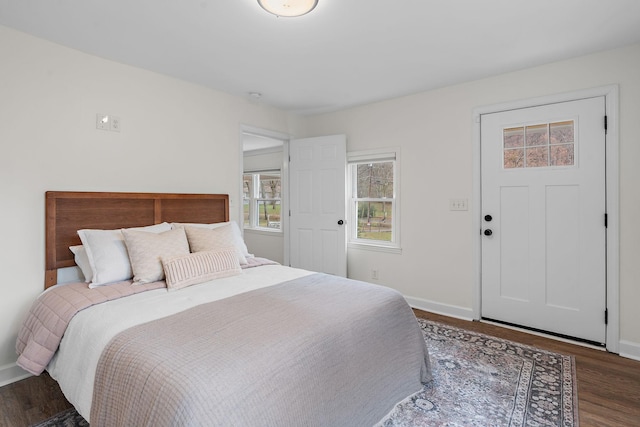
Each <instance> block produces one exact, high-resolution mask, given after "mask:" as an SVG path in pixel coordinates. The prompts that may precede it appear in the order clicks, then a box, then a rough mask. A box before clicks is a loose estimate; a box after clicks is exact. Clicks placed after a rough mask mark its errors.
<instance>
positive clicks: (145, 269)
mask: <svg viewBox="0 0 640 427" xmlns="http://www.w3.org/2000/svg"><path fill="white" fill-rule="evenodd" d="M122 235H123V236H124V242H125V244H126V245H127V251H128V252H129V260H130V261H131V269H132V270H133V284H134V285H138V284H143V283H151V282H157V281H158V280H162V279H164V270H163V269H162V261H161V260H162V259H163V258H174V257H177V256H181V255H189V243H188V242H187V235H186V234H185V231H184V228H176V229H174V230H169V231H164V232H162V233H150V232H148V231H140V230H122Z"/></svg>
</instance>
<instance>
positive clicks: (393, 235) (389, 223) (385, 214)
mask: <svg viewBox="0 0 640 427" xmlns="http://www.w3.org/2000/svg"><path fill="white" fill-rule="evenodd" d="M348 159H349V206H348V209H349V217H350V222H349V223H350V224H356V226H354V227H350V236H349V242H350V243H353V244H362V245H370V246H376V247H380V248H399V246H400V245H399V237H400V236H399V235H400V233H399V215H398V211H399V209H398V163H399V159H398V152H397V151H378V150H376V151H366V152H358V153H349V155H348Z"/></svg>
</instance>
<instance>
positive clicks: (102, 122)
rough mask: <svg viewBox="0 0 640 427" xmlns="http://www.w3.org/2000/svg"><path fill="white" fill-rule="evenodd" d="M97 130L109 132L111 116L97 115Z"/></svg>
mask: <svg viewBox="0 0 640 427" xmlns="http://www.w3.org/2000/svg"><path fill="white" fill-rule="evenodd" d="M96 129H100V130H109V115H108V114H101V113H98V114H96Z"/></svg>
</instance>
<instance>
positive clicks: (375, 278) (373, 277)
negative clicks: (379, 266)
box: [371, 270, 378, 280]
mask: <svg viewBox="0 0 640 427" xmlns="http://www.w3.org/2000/svg"><path fill="white" fill-rule="evenodd" d="M371 278H372V279H373V280H378V270H371Z"/></svg>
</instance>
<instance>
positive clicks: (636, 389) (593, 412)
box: [0, 310, 640, 427]
mask: <svg viewBox="0 0 640 427" xmlns="http://www.w3.org/2000/svg"><path fill="white" fill-rule="evenodd" d="M415 313H416V316H418V317H423V318H425V319H431V320H435V321H438V322H442V323H446V324H449V325H453V326H458V327H461V328H466V329H470V330H473V331H476V332H481V333H484V334H488V335H493V336H496V337H500V338H504V339H508V340H512V341H516V342H520V343H524V344H528V345H532V346H536V347H539V348H543V349H547V350H551V351H556V352H559V353H565V354H571V355H573V356H575V360H576V374H577V378H578V407H579V419H580V425H581V426H582V427H589V426H611V427H614V426H615V427H618V426H620V427H623V426H624V427H632V426H640V362H638V361H634V360H630V359H625V358H623V357H620V356H617V355H615V354H611V353H606V352H604V351H600V350H595V349H591V348H586V347H582V346H578V345H573V344H569V343H565V342H561V341H556V340H552V339H548V338H544V337H540V336H537V335H532V334H528V333H524V332H519V331H514V330H511V329H507V328H503V327H501V326H495V325H491V324H486V323H481V322H468V321H465V320H459V319H454V318H451V317H445V316H440V315H437V314H432V313H427V312H424V311H420V310H415ZM70 407H71V405H70V404H69V402H67V400H66V399H65V398H64V396H63V395H62V392H60V389H59V388H58V385H57V384H56V382H55V381H54V380H52V379H51V377H49V376H48V375H47V374H46V373H45V374H42V375H40V376H39V377H30V378H27V379H25V380H22V381H18V382H16V383H13V384H10V385H8V386H5V387H2V388H0V426H2V427H4V426H7V427H23V426H24V427H26V426H29V425H31V424H33V423H36V422H39V421H42V420H45V419H47V418H48V417H50V416H52V415H54V414H56V413H58V412H60V411H63V410H64V409H67V408H70Z"/></svg>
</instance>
